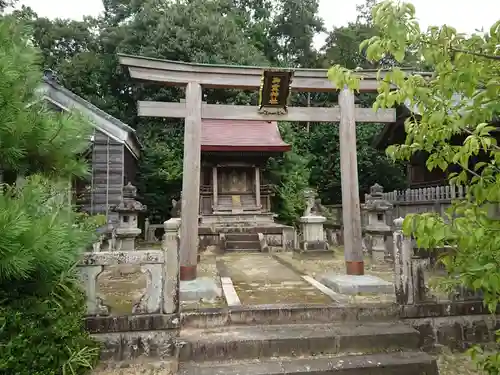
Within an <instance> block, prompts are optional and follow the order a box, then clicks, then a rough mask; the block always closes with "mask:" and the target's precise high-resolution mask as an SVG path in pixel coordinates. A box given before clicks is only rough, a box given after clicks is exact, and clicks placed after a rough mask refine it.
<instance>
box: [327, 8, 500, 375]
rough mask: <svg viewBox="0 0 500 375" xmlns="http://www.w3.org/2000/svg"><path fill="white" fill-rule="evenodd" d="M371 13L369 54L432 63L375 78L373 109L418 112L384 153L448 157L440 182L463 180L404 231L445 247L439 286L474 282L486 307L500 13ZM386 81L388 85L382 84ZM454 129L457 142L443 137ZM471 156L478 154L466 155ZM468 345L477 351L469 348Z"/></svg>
mask: <svg viewBox="0 0 500 375" xmlns="http://www.w3.org/2000/svg"><path fill="white" fill-rule="evenodd" d="M373 19H374V23H375V24H376V25H379V26H383V25H384V26H385V27H380V30H381V31H380V34H379V35H378V36H375V37H373V38H371V39H369V40H367V41H366V42H365V43H364V44H363V47H366V48H367V55H368V58H369V59H370V60H374V61H376V60H380V59H383V58H384V57H385V56H387V55H391V56H393V57H394V59H396V60H397V61H398V62H402V61H403V60H404V59H405V55H406V54H407V52H408V51H409V50H410V49H411V52H412V54H414V55H415V56H416V57H417V59H418V60H422V61H425V62H426V63H427V64H429V65H431V66H433V67H434V72H433V74H432V76H430V77H423V76H421V75H418V74H407V73H405V72H403V71H402V70H400V69H398V68H394V69H392V71H391V72H390V74H389V76H388V79H386V80H384V81H381V82H380V88H379V95H378V98H377V102H376V103H375V107H376V108H377V107H382V108H385V107H392V106H394V105H396V104H401V103H404V102H406V103H408V104H409V105H410V106H411V107H412V108H416V110H417V111H418V113H419V114H420V120H419V121H417V120H416V119H415V118H414V117H410V118H409V119H408V120H407V121H406V131H407V138H406V141H405V144H403V145H399V146H392V147H390V148H389V149H388V150H387V151H388V154H389V155H391V156H392V157H394V158H397V159H402V160H408V159H409V158H410V157H411V155H413V154H415V153H416V152H420V151H425V152H427V153H429V155H430V156H429V158H428V160H427V167H428V168H429V169H430V170H432V169H434V168H440V169H442V170H446V169H447V168H448V166H449V165H453V164H458V165H459V166H460V167H461V172H460V173H458V174H457V173H455V174H454V175H452V176H451V178H450V182H451V183H453V184H457V185H458V184H462V185H466V186H467V188H468V192H467V196H466V199H464V200H462V201H457V202H454V204H453V205H452V207H451V208H450V210H449V211H448V213H447V215H446V216H445V217H441V216H439V215H438V214H422V215H409V216H407V217H406V219H405V224H404V230H405V231H406V233H407V234H410V233H412V234H413V235H414V236H415V237H416V239H417V243H418V245H419V246H420V247H422V248H434V247H443V246H450V247H451V248H453V249H454V251H453V252H451V253H450V254H448V255H447V256H446V257H444V258H443V259H442V261H443V263H444V264H445V265H446V267H447V269H448V271H449V274H450V279H449V281H448V283H447V285H448V286H450V287H454V286H455V285H456V284H460V285H463V286H465V287H467V288H470V289H472V290H481V291H482V292H483V295H484V302H485V304H486V305H487V306H488V307H489V308H490V311H491V312H492V313H494V312H495V311H496V308H497V305H498V302H499V301H500V271H499V270H500V251H499V244H500V222H499V220H498V217H497V216H496V215H492V212H491V207H492V206H493V207H497V206H498V204H499V203H500V195H499V191H500V189H499V185H498V184H499V182H498V181H500V178H499V177H500V170H499V168H498V163H499V161H500V147H499V146H498V145H497V137H496V136H495V132H496V131H497V125H498V115H499V113H500V101H499V100H498V98H499V97H500V63H499V62H500V55H499V50H498V46H499V45H500V21H498V22H496V23H495V24H494V25H493V26H492V27H491V28H490V30H489V32H487V33H483V34H473V35H471V36H467V35H466V34H461V33H459V32H458V31H457V30H456V29H454V28H452V27H449V26H441V27H436V26H433V27H429V28H428V29H427V30H425V31H423V30H421V28H420V26H419V24H418V22H417V20H416V17H415V8H414V6H413V5H412V4H409V3H401V4H394V3H392V2H390V1H385V2H383V3H381V4H379V5H377V6H376V7H375V8H374V13H373ZM388 25H389V27H387V26H388ZM346 73H347V74H346ZM329 74H330V77H331V79H332V80H333V81H334V82H335V83H336V84H339V85H340V84H342V83H347V82H350V83H351V86H352V87H353V88H355V87H356V85H357V84H358V82H359V80H358V79H356V77H355V74H354V73H352V72H345V71H344V70H342V69H341V68H340V67H338V66H336V67H333V68H332V69H331V71H330V73H329ZM349 77H350V78H349ZM391 84H394V85H395V86H396V87H397V88H396V89H391V86H390V85H391ZM457 136H458V137H463V138H462V139H463V142H461V143H459V144H456V143H455V142H452V137H454V138H455V137H457ZM478 156H480V157H481V160H482V161H481V162H479V163H478V162H476V161H475V160H474V159H475V158H476V157H478ZM473 353H474V354H475V355H477V354H478V349H476V350H475V351H473ZM479 364H480V365H481V367H482V368H483V369H484V370H485V371H486V372H487V373H489V374H498V373H499V371H500V354H499V353H495V354H493V355H489V356H488V355H486V356H479Z"/></svg>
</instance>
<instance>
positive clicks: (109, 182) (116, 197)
mask: <svg viewBox="0 0 500 375" xmlns="http://www.w3.org/2000/svg"><path fill="white" fill-rule="evenodd" d="M124 149H125V147H124V145H123V144H121V143H119V142H117V141H115V140H114V139H112V138H110V137H108V136H107V135H106V134H104V133H102V132H100V131H98V130H96V131H95V132H94V144H93V150H92V165H91V176H90V181H89V183H90V188H91V191H92V193H91V196H90V197H89V199H88V200H87V202H86V203H87V204H86V205H84V206H83V207H82V209H83V210H84V211H87V212H89V213H90V214H103V215H108V222H111V223H116V221H117V214H115V213H114V212H112V211H111V209H110V206H112V205H116V204H119V203H120V202H121V200H122V192H123V190H122V189H123V182H124V165H125V155H124V151H125V150H124Z"/></svg>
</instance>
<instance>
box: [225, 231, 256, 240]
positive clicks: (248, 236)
mask: <svg viewBox="0 0 500 375" xmlns="http://www.w3.org/2000/svg"><path fill="white" fill-rule="evenodd" d="M226 241H229V242H233V241H252V242H255V241H257V242H258V241H259V236H258V235H257V233H227V234H226Z"/></svg>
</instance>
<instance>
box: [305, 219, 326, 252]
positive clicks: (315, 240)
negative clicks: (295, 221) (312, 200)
mask: <svg viewBox="0 0 500 375" xmlns="http://www.w3.org/2000/svg"><path fill="white" fill-rule="evenodd" d="M325 222H326V217H324V216H313V215H311V216H302V217H301V218H300V223H301V229H302V237H301V239H300V244H299V247H300V250H301V251H302V252H309V251H326V250H328V243H327V242H326V241H325V232H324V230H323V224H324V223H325Z"/></svg>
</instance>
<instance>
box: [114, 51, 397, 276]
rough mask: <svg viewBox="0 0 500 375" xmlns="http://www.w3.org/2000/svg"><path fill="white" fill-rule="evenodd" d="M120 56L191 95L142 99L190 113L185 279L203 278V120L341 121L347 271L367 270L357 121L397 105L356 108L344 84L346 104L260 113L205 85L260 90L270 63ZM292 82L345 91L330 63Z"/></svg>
mask: <svg viewBox="0 0 500 375" xmlns="http://www.w3.org/2000/svg"><path fill="white" fill-rule="evenodd" d="M119 60H120V64H122V65H124V66H126V67H127V68H128V70H129V72H130V75H131V77H132V78H136V79H139V80H143V81H155V82H160V83H163V84H165V85H171V86H172V85H174V86H184V87H186V99H185V102H182V103H171V102H154V101H140V102H139V103H138V112H139V116H146V117H173V118H184V119H185V133H184V134H185V135H184V164H183V167H184V170H183V179H182V218H181V219H182V222H181V250H180V262H181V268H180V278H181V281H189V280H194V279H196V267H197V255H198V248H197V241H198V213H199V194H200V157H201V151H200V149H201V147H200V145H201V120H202V119H225V120H265V121H300V122H308V121H309V122H339V123H340V127H339V129H340V168H341V178H342V208H343V223H344V252H345V262H346V271H347V274H348V275H363V274H364V265H363V252H362V248H361V239H362V238H361V212H360V201H359V185H358V170H357V153H356V122H361V123H363V122H365V123H366V122H368V123H389V122H395V120H396V112H395V110H393V109H386V110H379V111H377V112H374V111H373V110H372V109H371V108H356V107H355V104H354V93H353V92H352V91H351V90H349V89H347V88H342V89H341V90H340V95H339V107H329V108H327V107H307V108H303V107H289V108H288V111H287V113H286V114H276V115H269V114H260V113H258V111H257V108H256V107H254V106H238V105H220V104H205V103H202V88H227V89H244V90H249V89H250V90H257V89H259V87H260V84H261V78H262V73H263V72H264V71H267V70H270V68H260V67H249V66H232V65H207V64H193V63H184V62H176V61H169V60H158V59H152V58H146V57H139V56H130V55H119ZM358 73H359V74H360V75H361V76H363V78H364V79H363V80H362V81H361V85H360V91H362V92H374V91H376V90H377V87H378V83H377V81H376V75H377V72H358ZM291 88H292V90H294V91H305V92H332V91H337V90H338V88H335V87H334V86H333V84H332V83H331V82H330V81H329V80H328V78H327V70H323V69H295V70H294V77H293V82H292V85H291Z"/></svg>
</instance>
